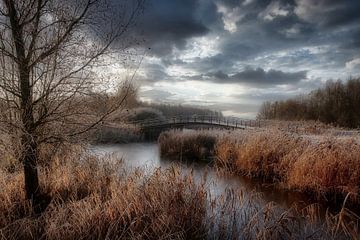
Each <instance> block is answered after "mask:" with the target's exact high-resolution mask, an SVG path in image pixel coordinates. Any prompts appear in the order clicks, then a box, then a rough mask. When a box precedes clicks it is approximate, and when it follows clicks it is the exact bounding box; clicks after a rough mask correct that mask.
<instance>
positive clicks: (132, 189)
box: [0, 146, 359, 240]
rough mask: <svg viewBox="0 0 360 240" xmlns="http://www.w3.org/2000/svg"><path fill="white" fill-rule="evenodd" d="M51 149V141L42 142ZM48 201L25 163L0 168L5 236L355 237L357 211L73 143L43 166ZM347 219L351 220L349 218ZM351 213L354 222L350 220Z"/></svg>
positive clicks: (1, 233)
mask: <svg viewBox="0 0 360 240" xmlns="http://www.w3.org/2000/svg"><path fill="white" fill-rule="evenodd" d="M46 149H48V150H49V149H51V148H50V147H48V148H44V149H43V151H44V152H46ZM39 172H40V178H41V183H42V189H41V192H42V193H43V195H44V206H43V208H42V209H41V211H40V212H34V209H33V207H32V206H31V204H30V202H28V201H26V200H24V197H25V194H24V191H23V187H24V186H23V175H22V172H21V169H17V168H15V170H14V171H9V170H8V168H6V167H5V168H0V189H1V191H0V239H1V240H2V239H4V240H5V239H9V240H13V239H26V240H27V239H349V238H352V239H357V238H358V237H359V232H358V225H357V221H356V220H354V219H355V217H354V216H353V215H352V213H351V212H348V211H347V210H343V211H342V212H341V213H340V214H338V215H331V214H327V216H326V221H323V219H321V218H320V214H319V211H318V209H317V206H309V207H308V208H306V209H302V210H301V212H299V211H298V210H297V209H295V208H294V209H283V208H281V207H280V206H277V205H276V204H274V203H264V202H263V200H262V198H261V195H259V194H248V193H246V192H245V191H243V190H241V189H238V190H233V189H227V190H225V192H224V193H223V194H221V195H220V196H216V197H215V196H211V194H210V193H209V191H208V188H207V187H208V186H207V184H206V179H205V176H206V174H205V175H204V179H200V180H195V178H193V175H192V173H191V172H183V171H182V170H181V168H180V167H177V166H171V167H169V168H167V169H156V170H155V171H154V172H152V173H151V174H150V175H148V174H146V175H145V174H144V171H143V170H142V169H134V170H132V171H129V170H125V168H124V166H123V163H122V161H121V160H118V159H114V158H111V157H110V156H107V157H102V158H99V157H95V156H92V155H89V154H87V153H86V152H84V151H82V150H81V148H78V147H76V146H73V148H72V149H71V151H67V150H66V149H63V150H60V151H59V152H57V154H54V155H53V159H52V161H50V163H49V164H45V165H43V164H42V165H41V167H40V168H39ZM344 219H345V220H346V221H345V220H344ZM349 219H350V221H349Z"/></svg>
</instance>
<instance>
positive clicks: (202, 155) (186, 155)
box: [158, 130, 216, 160]
mask: <svg viewBox="0 0 360 240" xmlns="http://www.w3.org/2000/svg"><path fill="white" fill-rule="evenodd" d="M215 141H216V136H215V134H204V132H198V131H191V130H189V131H185V132H182V131H176V130H174V131H169V132H164V133H161V134H160V136H159V138H158V143H159V146H160V153H161V154H162V156H164V157H170V158H177V159H187V160H206V159H207V158H208V157H210V156H212V155H213V150H214V144H215Z"/></svg>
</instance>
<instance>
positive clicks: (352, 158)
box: [215, 130, 360, 201]
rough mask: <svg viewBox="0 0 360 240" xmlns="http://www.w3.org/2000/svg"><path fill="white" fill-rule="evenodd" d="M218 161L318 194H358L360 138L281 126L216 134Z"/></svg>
mask: <svg viewBox="0 0 360 240" xmlns="http://www.w3.org/2000/svg"><path fill="white" fill-rule="evenodd" d="M215 152H216V156H217V158H216V163H217V164H218V165H219V166H226V167H227V168H228V169H229V170H230V171H233V172H235V173H238V174H244V175H248V176H250V177H260V178H263V179H265V180H267V181H272V182H276V183H279V185H280V186H281V187H284V188H288V189H295V190H300V191H302V192H309V193H312V194H315V195H317V196H319V197H334V196H336V195H341V196H342V199H344V198H345V196H346V195H347V194H348V193H351V200H355V201H357V200H358V199H357V196H358V195H359V194H360V188H359V187H360V154H359V153H360V144H359V142H358V141H357V140H356V139H354V138H345V139H343V138H336V137H326V136H324V137H322V138H317V139H315V140H314V139H311V138H304V137H302V136H299V135H295V134H289V133H286V132H283V131H278V130H266V131H263V132H247V133H245V134H244V135H239V136H234V135H233V136H228V137H221V138H218V139H217V143H216V145H215Z"/></svg>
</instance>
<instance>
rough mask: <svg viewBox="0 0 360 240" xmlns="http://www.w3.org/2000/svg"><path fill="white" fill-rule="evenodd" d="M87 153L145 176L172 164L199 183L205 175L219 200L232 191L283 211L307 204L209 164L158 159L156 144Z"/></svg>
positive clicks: (110, 147)
mask: <svg viewBox="0 0 360 240" xmlns="http://www.w3.org/2000/svg"><path fill="white" fill-rule="evenodd" d="M91 151H92V152H93V153H94V154H96V155H100V156H101V155H102V156H104V155H114V156H115V157H118V158H122V159H123V161H124V165H125V167H126V168H127V169H128V170H133V169H135V168H142V169H144V171H145V173H146V174H151V173H152V172H153V171H154V170H155V169H157V168H159V167H160V168H163V169H166V168H169V167H170V166H172V165H173V164H176V165H178V166H180V167H181V169H182V171H183V172H184V173H188V172H192V173H193V175H194V179H195V180H196V181H201V180H203V179H204V175H205V174H206V178H205V179H206V185H207V188H208V191H209V193H210V194H211V195H212V196H219V195H221V194H223V193H224V192H225V191H226V190H228V189H232V190H242V191H243V192H245V193H248V194H249V197H251V196H252V195H254V194H257V195H258V194H260V195H261V199H262V200H263V204H265V203H268V202H270V201H273V202H275V203H277V204H278V205H279V206H281V207H283V208H285V209H287V208H289V207H291V206H293V205H294V203H296V204H297V205H299V206H306V205H307V204H310V203H311V202H310V201H309V199H308V198H307V197H306V196H305V195H303V194H300V193H296V192H289V191H284V190H280V189H277V188H275V187H274V186H272V185H265V184H263V183H261V182H259V181H256V180H253V179H248V178H245V177H240V176H233V175H230V174H219V173H218V172H216V171H215V170H214V169H213V168H212V167H211V166H210V164H209V163H204V162H200V163H199V162H184V161H176V160H174V159H172V160H170V159H164V158H161V156H160V151H159V147H158V145H157V144H156V143H131V144H106V145H95V146H92V147H91ZM245 197H246V196H245Z"/></svg>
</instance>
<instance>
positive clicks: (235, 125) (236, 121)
mask: <svg viewBox="0 0 360 240" xmlns="http://www.w3.org/2000/svg"><path fill="white" fill-rule="evenodd" d="M235 126H236V128H237V120H236V122H235Z"/></svg>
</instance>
